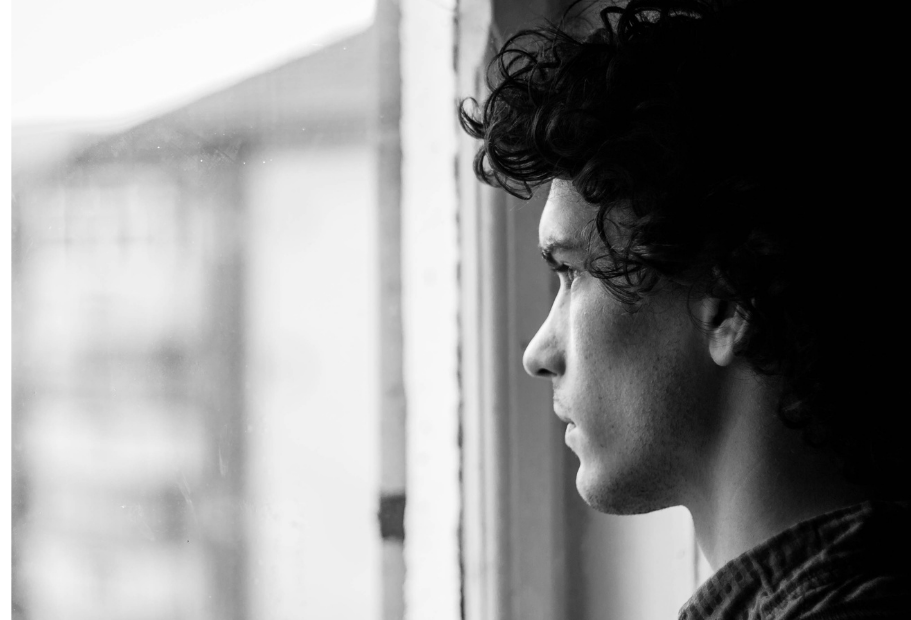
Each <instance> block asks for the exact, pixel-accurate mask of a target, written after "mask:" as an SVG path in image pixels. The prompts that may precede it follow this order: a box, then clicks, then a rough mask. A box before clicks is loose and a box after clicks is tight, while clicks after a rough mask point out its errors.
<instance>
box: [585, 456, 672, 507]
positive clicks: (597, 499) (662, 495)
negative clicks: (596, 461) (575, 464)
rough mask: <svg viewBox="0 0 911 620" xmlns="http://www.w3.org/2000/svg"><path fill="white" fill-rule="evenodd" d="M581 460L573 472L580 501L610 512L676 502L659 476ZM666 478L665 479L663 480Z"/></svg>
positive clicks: (662, 505) (661, 505)
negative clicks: (612, 470) (614, 469)
mask: <svg viewBox="0 0 911 620" xmlns="http://www.w3.org/2000/svg"><path fill="white" fill-rule="evenodd" d="M604 470H605V468H604V467H587V466H586V465H584V464H582V465H580V466H579V471H578V472H577V473H576V490H577V491H578V492H579V495H580V496H581V497H582V499H583V501H585V503H586V504H588V505H589V506H590V507H591V508H593V509H595V510H597V511H598V512H603V513H605V514H610V515H640V514H645V513H649V512H654V511H656V510H663V509H664V508H669V507H671V506H675V505H677V504H676V503H675V502H674V501H672V500H671V499H670V497H669V495H670V494H669V493H668V490H669V489H668V488H667V485H666V483H665V484H662V483H661V482H662V481H661V480H660V478H659V479H656V478H654V477H652V476H648V475H642V474H641V473H640V474H639V475H636V473H635V472H622V473H621V472H616V471H615V472H612V474H611V473H609V472H607V471H604ZM665 482H666V481H665Z"/></svg>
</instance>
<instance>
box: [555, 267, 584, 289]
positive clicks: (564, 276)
mask: <svg viewBox="0 0 911 620" xmlns="http://www.w3.org/2000/svg"><path fill="white" fill-rule="evenodd" d="M550 269H551V271H554V272H555V273H556V274H557V275H558V276H559V277H560V282H561V283H562V282H564V281H565V282H566V284H568V285H570V286H572V283H573V282H574V281H575V280H576V278H577V277H578V276H579V273H580V272H579V270H578V269H573V268H572V267H570V266H569V265H563V264H560V265H554V266H553V267H551V268H550Z"/></svg>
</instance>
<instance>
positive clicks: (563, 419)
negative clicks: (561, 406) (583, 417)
mask: <svg viewBox="0 0 911 620" xmlns="http://www.w3.org/2000/svg"><path fill="white" fill-rule="evenodd" d="M554 414H556V416H557V417H558V418H560V421H561V422H563V423H564V424H575V422H573V421H572V420H571V419H570V418H569V416H567V415H566V414H564V413H561V412H560V411H559V410H558V409H557V408H556V407H554Z"/></svg>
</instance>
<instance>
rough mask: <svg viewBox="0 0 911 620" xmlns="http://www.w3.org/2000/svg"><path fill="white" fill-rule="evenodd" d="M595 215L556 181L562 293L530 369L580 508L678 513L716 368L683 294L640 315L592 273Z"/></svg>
mask: <svg viewBox="0 0 911 620" xmlns="http://www.w3.org/2000/svg"><path fill="white" fill-rule="evenodd" d="M596 213H597V207H595V206H593V205H591V204H589V203H586V202H585V201H584V199H582V197H581V196H580V195H579V194H578V193H577V192H576V191H575V189H574V188H573V186H572V184H571V183H569V182H567V181H560V180H555V181H554V182H553V184H552V186H551V191H550V196H549V198H548V201H547V204H546V206H545V208H544V212H543V214H542V216H541V222H540V226H539V241H540V245H541V249H542V252H543V254H544V257H545V260H547V262H548V263H549V264H550V266H551V268H553V269H554V270H555V271H557V273H558V275H559V277H560V290H559V292H558V294H557V297H556V299H555V300H554V304H553V307H552V308H551V311H550V314H549V315H548V317H547V319H546V320H545V321H544V324H543V325H542V326H541V328H540V329H539V330H538V333H537V334H536V335H535V337H534V339H533V340H532V341H531V343H530V344H529V345H528V348H527V349H526V351H525V357H524V360H523V361H524V365H525V368H526V370H527V371H528V372H529V374H532V375H533V376H538V377H545V378H549V379H551V381H552V383H553V390H554V412H555V413H556V414H557V416H558V417H560V419H561V420H563V421H565V422H567V423H568V426H567V431H566V444H567V445H568V446H569V447H570V448H571V449H572V450H573V452H574V453H575V454H576V455H577V456H578V457H579V472H578V474H577V476H576V486H577V488H578V490H579V493H580V494H581V496H582V497H583V499H585V501H586V502H587V503H588V504H590V505H591V506H592V507H594V508H596V509H598V510H601V511H603V512H608V513H612V514H638V513H644V512H649V511H652V510H658V509H661V508H664V507H667V506H671V505H676V504H678V503H680V500H681V493H682V492H683V491H684V490H685V487H686V486H688V485H689V484H692V482H693V481H694V476H699V475H700V468H699V467H698V466H697V465H698V462H699V459H698V458H696V457H699V456H700V455H701V454H702V453H703V452H704V451H705V450H706V449H707V448H708V445H707V444H708V442H707V438H708V436H709V428H710V426H711V425H710V424H709V421H710V419H711V417H712V415H711V413H712V412H713V411H714V410H715V409H716V408H717V407H718V403H716V402H715V401H716V397H715V396H714V394H715V389H713V387H714V385H715V381H716V379H717V371H718V368H717V366H716V365H715V364H714V363H713V361H712V359H711V357H710V355H709V353H708V350H707V346H706V345H705V336H704V334H703V332H702V331H701V330H700V329H699V328H698V327H697V326H696V325H695V324H694V322H693V320H692V318H691V317H690V314H689V312H688V310H687V302H686V295H685V294H683V293H681V292H680V291H679V290H678V289H676V288H674V287H670V286H659V287H658V288H657V289H656V290H655V291H654V292H652V293H650V294H649V296H648V297H647V298H646V299H645V300H644V301H643V302H642V304H641V306H639V307H637V309H636V310H631V309H630V308H629V307H628V306H625V305H624V304H623V303H621V302H620V301H619V300H617V299H616V298H615V297H613V296H612V295H611V294H610V293H609V292H608V290H607V289H606V288H605V287H604V285H603V284H602V282H601V281H600V280H598V279H597V278H595V277H594V276H593V275H591V274H590V273H588V272H586V271H585V268H586V263H587V259H588V258H589V256H590V253H591V248H590V247H589V238H590V235H589V234H588V233H589V231H590V230H591V222H592V220H593V218H594V217H595V215H596ZM595 239H597V236H595ZM594 249H595V250H596V251H597V248H594Z"/></svg>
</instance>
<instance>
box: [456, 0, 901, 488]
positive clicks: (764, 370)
mask: <svg viewBox="0 0 911 620" xmlns="http://www.w3.org/2000/svg"><path fill="white" fill-rule="evenodd" d="M776 11H777V12H773V11H772V10H771V9H770V8H769V5H768V4H767V3H763V4H753V3H746V2H744V3H740V4H737V5H733V6H725V7H721V6H718V5H717V3H716V4H707V3H703V2H698V1H695V0H649V1H639V0H631V1H630V2H629V3H627V4H626V5H625V6H622V5H617V4H611V5H609V6H607V7H606V8H604V9H603V10H601V12H600V14H599V18H600V19H599V23H598V24H597V26H596V27H594V28H587V32H585V31H584V32H583V34H582V35H579V34H576V33H575V32H574V30H573V28H576V30H578V28H577V27H576V24H575V23H573V22H571V21H569V20H568V19H564V23H563V24H561V25H554V24H547V25H545V26H543V27H541V28H536V29H528V30H523V31H521V32H518V33H517V34H515V36H512V37H511V38H510V39H509V40H508V41H506V43H505V44H504V45H503V46H502V47H501V49H500V50H499V52H498V53H496V55H495V57H494V58H493V60H492V62H491V64H490V67H489V71H488V87H489V90H490V94H489V96H488V97H487V99H486V101H484V102H483V104H482V105H481V104H478V102H477V101H475V100H473V99H467V100H465V101H463V102H462V104H461V106H460V121H461V124H462V127H463V129H464V130H465V131H466V132H467V133H468V134H470V135H471V136H473V137H474V138H477V139H480V140H483V143H482V145H481V147H480V149H479V150H478V152H477V156H476V158H475V162H474V169H475V173H476V174H477V176H478V177H479V178H480V179H481V180H483V181H485V182H487V183H490V184H493V185H498V186H500V187H503V188H504V189H505V190H506V191H508V192H510V193H511V194H513V195H515V196H518V197H521V198H529V197H530V196H531V193H532V191H533V189H534V188H535V187H537V186H539V185H542V184H544V183H547V182H549V181H551V180H553V179H562V180H566V181H571V182H572V184H573V186H574V188H575V189H576V190H577V191H578V192H579V193H580V194H581V196H582V197H583V198H584V199H585V200H586V201H587V202H589V203H591V204H593V205H596V206H597V207H598V210H597V215H596V216H595V219H594V222H593V223H594V227H593V228H594V230H595V231H597V237H596V238H595V235H594V233H593V242H592V248H594V247H595V245H597V247H598V248H599V252H598V255H596V256H593V257H592V258H590V260H589V265H588V267H589V271H590V272H591V273H592V274H593V275H594V276H596V277H598V278H599V279H600V280H601V282H602V283H603V285H604V286H605V287H606V288H607V289H608V290H609V291H610V292H611V294H613V295H615V296H616V297H617V298H618V299H620V300H621V301H623V302H625V303H628V304H632V305H635V304H636V303H637V302H638V301H640V300H642V299H643V298H644V297H645V296H647V295H648V294H649V293H650V292H651V291H652V290H653V289H654V288H655V286H656V285H657V284H658V283H659V282H661V281H671V282H677V283H686V284H687V285H688V286H689V287H690V291H691V292H697V293H701V294H708V295H711V296H713V297H716V298H719V299H721V300H723V301H725V302H727V303H730V304H734V305H735V306H736V307H737V308H739V311H740V312H742V313H743V315H744V316H745V317H747V320H748V330H747V334H746V337H745V339H744V341H743V342H742V343H741V344H740V346H739V348H738V351H737V353H738V355H739V356H741V357H742V358H744V359H746V360H748V361H749V363H750V364H751V366H752V368H753V369H754V370H755V371H756V372H758V373H761V374H765V375H775V376H778V377H780V378H781V379H782V384H783V386H784V388H783V394H782V397H781V400H780V405H779V411H778V415H779V417H780V419H781V421H782V422H783V423H784V424H786V425H787V426H788V427H790V428H795V429H802V431H803V433H804V437H805V439H806V440H807V442H809V443H810V444H812V445H815V446H820V447H827V448H829V449H831V450H832V451H833V452H834V453H835V454H837V455H838V456H840V457H841V459H842V463H843V465H844V470H845V474H846V475H847V476H848V477H849V479H851V480H854V481H856V482H859V483H863V484H866V485H873V486H876V485H878V484H880V483H882V485H883V486H886V487H888V486H889V485H892V482H886V481H887V479H888V476H887V475H885V474H884V472H888V471H890V470H893V469H894V468H895V462H896V461H895V458H896V457H895V450H884V449H881V448H882V446H883V445H884V443H883V442H884V441H886V440H888V439H889V438H890V437H891V438H892V439H893V440H894V435H891V434H890V431H889V430H888V428H890V427H889V426H888V424H885V425H884V424H877V425H868V426H864V425H860V424H858V420H857V415H856V409H860V408H863V407H865V406H869V405H870V399H869V398H866V397H865V394H864V393H863V390H859V389H855V390H854V391H853V392H850V393H849V392H848V391H846V388H845V384H844V382H845V381H846V380H850V379H852V378H857V376H856V374H855V375H851V374H850V373H846V372H845V368H846V366H845V362H846V360H845V356H844V354H845V352H846V351H847V350H849V349H846V348H845V347H846V346H847V344H846V343H847V340H848V338H847V337H846V336H845V334H844V332H845V327H844V326H845V323H844V321H845V320H850V319H848V318H847V317H846V315H845V314H844V312H845V311H848V310H849V309H847V308H840V309H838V308H836V309H837V310H838V311H839V312H842V314H839V313H838V312H833V306H834V304H833V303H832V296H833V295H835V294H837V292H838V291H839V290H842V289H843V287H844V286H845V284H846V282H847V281H848V280H846V278H847V279H853V278H856V277H863V273H862V272H863V270H862V269H861V270H860V271H858V264H853V265H847V264H841V265H838V264H837V261H836V260H835V257H836V256H837V254H836V253H837V252H839V251H841V250H844V245H843V242H841V239H844V237H845V231H844V230H843V229H841V228H840V227H839V226H838V225H837V223H836V222H833V220H834V219H835V218H836V217H837V213H838V212H839V208H843V207H844V205H847V204H850V202H851V201H854V200H860V201H861V203H858V204H862V199H863V196H864V195H866V194H867V193H868V192H866V191H865V190H864V188H863V184H862V183H861V184H858V183H854V184H852V179H856V178H858V177H857V174H858V170H860V168H862V167H863V165H862V164H861V163H859V162H858V149H859V150H860V152H864V149H865V146H866V145H865V144H864V143H863V142H862V141H858V136H861V135H862V134H863V131H862V129H859V127H861V126H862V125H863V114H862V113H859V109H858V108H857V107H856V104H857V101H856V100H855V99H852V98H851V95H850V91H849V90H848V89H846V88H843V86H842V84H843V82H844V78H843V77H842V72H847V73H848V75H850V72H851V71H852V70H853V69H854V66H853V65H852V62H851V54H850V53H849V52H850V50H849V48H848V46H847V44H846V42H845V41H843V40H842V41H839V39H838V37H839V36H842V34H843V33H844V32H845V30H842V29H840V22H839V18H838V17H837V16H835V17H834V18H833V19H831V20H829V21H828V22H823V21H822V20H821V19H820V16H819V13H821V11H816V14H811V13H810V12H809V11H808V12H806V14H798V13H795V12H794V11H791V10H790V9H788V10H787V11H782V10H780V9H776ZM583 25H584V22H583ZM827 37H828V39H829V40H827V39H826V38H827ZM833 49H835V50H840V51H842V55H841V57H837V56H836V58H837V60H835V61H833V60H831V57H832V50H833ZM833 118H837V119H838V121H837V122H836V123H833V122H832V119H833ZM861 174H862V172H861ZM614 209H622V211H623V214H624V217H623V218H614V219H613V220H612V219H610V215H611V212H612V210H614ZM608 222H611V224H613V225H618V226H620V227H621V229H622V231H623V233H624V234H623V235H621V237H620V239H619V240H617V239H615V240H614V242H613V243H612V242H611V240H610V239H609V238H608V234H607V226H608ZM597 241H600V243H596V242H597ZM844 256H845V259H844V261H845V262H847V261H853V260H856V256H855V253H854V252H847V253H845V255H844ZM852 269H853V271H852ZM862 340H863V339H862V338H861V339H858V342H856V343H855V344H856V345H857V346H856V347H855V348H853V349H850V351H852V352H853V353H854V354H856V355H862V354H864V351H863V350H862V347H863V342H861V341H862ZM858 347H860V348H858ZM852 408H855V409H854V410H852ZM891 490H893V491H894V490H895V489H894V486H893V487H892V489H891Z"/></svg>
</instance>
